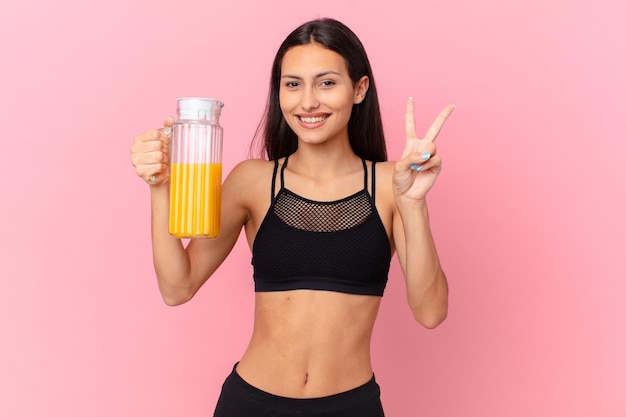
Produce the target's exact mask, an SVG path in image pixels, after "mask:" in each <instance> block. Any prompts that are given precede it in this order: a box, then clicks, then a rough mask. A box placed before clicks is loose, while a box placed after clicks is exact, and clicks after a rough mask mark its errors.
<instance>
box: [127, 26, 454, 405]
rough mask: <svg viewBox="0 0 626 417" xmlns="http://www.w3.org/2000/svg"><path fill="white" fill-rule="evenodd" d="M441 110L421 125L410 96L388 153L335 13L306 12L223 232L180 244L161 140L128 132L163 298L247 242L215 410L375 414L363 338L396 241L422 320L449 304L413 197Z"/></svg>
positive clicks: (236, 182)
mask: <svg viewBox="0 0 626 417" xmlns="http://www.w3.org/2000/svg"><path fill="white" fill-rule="evenodd" d="M453 108H454V107H453V106H447V107H446V108H445V109H444V110H443V111H442V112H441V114H440V115H439V116H438V117H437V119H436V120H435V122H434V123H433V125H432V127H431V128H430V129H429V131H428V132H427V134H426V136H425V137H424V138H423V139H418V138H417V136H416V135H415V125H414V116H413V113H414V109H413V101H412V99H409V100H408V103H407V113H406V135H407V137H406V146H405V150H404V153H403V155H402V158H401V159H400V160H399V161H397V162H385V161H386V151H385V142H384V136H383V132H382V123H381V118H380V111H379V107H378V98H377V95H376V87H375V83H374V78H373V76H372V71H371V68H370V65H369V61H368V59H367V55H366V53H365V50H364V49H363V46H362V45H361V43H360V41H359V40H358V38H357V37H356V35H354V33H353V32H352V31H351V30H350V29H348V28H347V27H346V26H344V25H343V24H341V23H339V22H337V21H335V20H332V19H321V20H315V21H311V22H308V23H305V24H304V25H302V26H300V27H299V28H297V29H296V30H295V31H293V32H292V33H291V34H290V35H289V36H288V37H287V38H286V39H285V41H284V42H283V44H282V45H281V47H280V49H279V50H278V53H277V55H276V58H275V60H274V64H273V67H272V74H271V85H270V94H269V99H268V106H267V113H266V116H265V119H264V123H263V124H262V126H263V137H264V144H263V145H264V149H265V152H266V154H267V157H268V159H269V160H247V161H244V162H242V163H240V164H239V165H238V166H236V167H235V168H234V169H233V170H232V172H231V173H230V174H229V175H228V177H227V178H226V180H225V181H224V184H223V189H222V213H223V215H222V218H221V234H220V236H219V237H218V238H216V239H197V240H192V241H191V242H190V243H189V245H188V246H187V247H186V248H185V247H183V245H182V244H181V241H180V240H178V239H175V238H173V237H172V236H170V235H169V234H168V229H167V222H168V219H167V217H168V198H169V196H168V177H169V171H168V146H167V145H168V138H167V136H165V135H164V134H163V133H161V132H159V131H158V130H152V131H149V132H146V133H144V134H142V135H140V136H138V137H137V138H136V139H135V143H134V145H133V147H132V148H131V153H132V161H133V164H134V166H135V168H136V172H137V174H138V175H139V176H140V177H142V178H143V179H144V180H145V181H146V182H148V183H150V184H151V186H150V189H151V198H152V242H153V251H154V265H155V270H156V275H157V278H158V283H159V288H160V291H161V294H162V296H163V299H164V300H165V302H166V303H167V304H170V305H177V304H181V303H184V302H186V301H188V300H189V299H191V298H192V297H193V295H194V294H195V293H196V291H198V289H199V288H200V287H201V286H202V285H203V284H204V282H206V280H207V279H208V278H209V277H210V276H211V275H212V274H213V272H215V270H216V269H217V268H218V267H219V265H220V264H221V263H222V261H224V259H225V258H226V256H227V255H228V254H229V252H230V251H231V249H232V248H233V245H234V244H235V241H236V240H237V238H238V236H239V233H240V231H241V229H242V228H244V230H245V233H246V237H247V240H248V244H249V245H250V248H251V250H252V255H253V266H254V281H255V292H256V296H255V320H254V330H253V334H252V337H251V340H250V344H249V346H248V348H247V350H246V351H245V353H244V355H243V357H242V358H241V361H240V362H238V364H236V365H235V368H234V369H233V372H232V373H231V375H230V376H228V378H227V379H226V382H225V383H224V386H223V389H222V394H221V396H220V399H219V401H218V404H217V408H216V411H215V416H217V417H227V416H247V417H250V416H293V415H298V416H305V415H306V416H329V417H330V416H342V417H346V416H359V417H369V416H372V417H374V416H383V415H384V414H383V410H382V406H381V403H380V390H379V387H378V385H377V384H376V382H375V380H374V376H373V371H372V366H371V361H370V340H371V334H372V329H373V326H374V321H375V318H376V315H377V312H378V307H379V304H380V300H381V297H382V295H383V291H384V288H385V285H386V282H387V273H388V271H389V262H390V260H391V256H392V254H393V251H394V250H395V251H397V253H398V259H399V261H400V264H401V267H402V271H403V273H404V275H405V279H406V287H407V296H408V302H409V305H410V307H411V309H412V311H413V315H414V316H415V319H416V320H417V321H418V322H419V323H421V324H422V325H424V326H425V327H428V328H433V327H436V326H437V325H439V324H440V323H441V322H442V321H443V320H444V319H445V317H446V314H447V297H448V289H447V283H446V278H445V275H444V273H443V271H442V269H441V266H440V264H439V260H438V257H437V253H436V251H435V245H434V243H433V238H432V236H431V232H430V228H429V222H428V213H427V207H426V200H425V198H426V194H427V192H428V191H429V190H430V188H431V187H432V186H433V183H434V181H435V178H436V177H437V175H438V173H439V171H440V170H441V159H440V157H439V156H438V155H437V153H436V147H435V144H434V140H435V137H436V136H437V134H438V133H439V130H440V129H441V127H442V126H443V124H444V122H445V120H446V118H447V117H448V116H449V115H450V113H451V112H452V110H453ZM172 123H173V120H172V119H171V118H168V119H166V121H165V126H170V125H171V124H172ZM377 162H378V163H377ZM155 179H156V180H155Z"/></svg>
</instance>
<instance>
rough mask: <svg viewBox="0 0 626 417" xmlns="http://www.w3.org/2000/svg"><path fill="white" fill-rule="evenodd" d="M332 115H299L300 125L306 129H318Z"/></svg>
mask: <svg viewBox="0 0 626 417" xmlns="http://www.w3.org/2000/svg"><path fill="white" fill-rule="evenodd" d="M329 116H330V114H311V115H302V114H300V115H297V118H298V121H300V124H301V125H303V126H306V127H317V126H319V125H321V124H323V123H324V121H325V120H326V119H328V117H329Z"/></svg>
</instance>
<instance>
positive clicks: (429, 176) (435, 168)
mask: <svg viewBox="0 0 626 417" xmlns="http://www.w3.org/2000/svg"><path fill="white" fill-rule="evenodd" d="M453 110H454V106H453V105H449V106H446V107H445V108H444V109H443V110H442V111H441V113H440V114H439V115H438V116H437V118H436V119H435V121H434V122H433V124H432V126H431V127H430V128H429V129H428V132H427V133H426V136H424V138H423V139H420V138H418V137H417V135H416V133H415V115H414V114H415V109H414V103H413V99H412V98H409V100H408V102H407V108H406V145H405V148H404V152H403V154H402V158H401V159H400V160H399V161H397V162H396V163H395V169H394V171H393V180H392V188H393V196H394V202H395V210H394V214H393V241H394V245H395V247H396V250H397V253H398V259H399V261H400V265H401V267H402V271H403V272H404V277H405V280H406V288H407V299H408V303H409V306H410V307H411V310H412V312H413V316H414V317H415V319H416V320H417V321H418V322H419V323H420V324H422V325H423V326H424V327H427V328H430V329H432V328H435V327H437V326H438V325H439V324H441V322H443V320H445V318H446V316H447V313H448V284H447V282H446V276H445V274H444V272H443V269H442V268H441V265H440V263H439V257H438V256H437V250H436V249H435V242H434V240H433V236H432V233H431V230H430V224H429V220H428V207H427V205H426V194H427V193H428V191H430V189H431V188H432V186H433V184H434V183H435V179H436V178H437V175H438V174H439V172H440V171H441V158H440V156H439V155H438V154H437V148H436V146H435V139H436V137H437V135H438V134H439V131H440V130H441V128H442V127H443V125H444V123H445V121H446V119H447V118H448V116H450V114H451V113H452V111H453Z"/></svg>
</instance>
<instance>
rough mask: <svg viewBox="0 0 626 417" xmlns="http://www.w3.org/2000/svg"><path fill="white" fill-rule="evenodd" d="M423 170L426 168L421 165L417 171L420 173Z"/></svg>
mask: <svg viewBox="0 0 626 417" xmlns="http://www.w3.org/2000/svg"><path fill="white" fill-rule="evenodd" d="M422 169H424V167H423V166H422V165H420V166H418V167H417V169H416V171H417V172H420V171H421V170H422Z"/></svg>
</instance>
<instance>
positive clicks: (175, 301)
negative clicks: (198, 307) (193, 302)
mask: <svg viewBox="0 0 626 417" xmlns="http://www.w3.org/2000/svg"><path fill="white" fill-rule="evenodd" d="M161 297H162V298H163V302H164V303H165V304H166V305H168V306H170V307H176V306H179V305H181V304H185V303H186V302H187V301H189V300H190V299H191V298H182V297H171V296H166V295H161Z"/></svg>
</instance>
